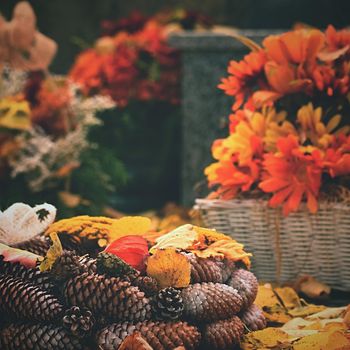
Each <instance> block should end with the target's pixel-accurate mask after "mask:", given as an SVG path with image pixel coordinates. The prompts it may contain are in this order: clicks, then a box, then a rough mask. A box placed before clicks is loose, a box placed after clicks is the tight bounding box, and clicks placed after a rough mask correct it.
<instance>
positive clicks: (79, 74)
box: [70, 18, 180, 106]
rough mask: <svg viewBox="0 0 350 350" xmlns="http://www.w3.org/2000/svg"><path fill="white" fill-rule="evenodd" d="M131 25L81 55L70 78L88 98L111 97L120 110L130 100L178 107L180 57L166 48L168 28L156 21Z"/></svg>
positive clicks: (144, 21)
mask: <svg viewBox="0 0 350 350" xmlns="http://www.w3.org/2000/svg"><path fill="white" fill-rule="evenodd" d="M132 24H133V23H131V24H130V25H127V26H124V28H123V27H121V30H119V31H118V32H117V33H115V34H113V35H105V36H103V37H101V38H100V39H98V40H97V41H96V43H95V46H94V47H93V48H90V49H88V50H86V51H84V52H82V53H81V54H80V55H79V56H78V57H77V59H76V62H75V63H74V65H73V67H72V69H71V71H70V77H71V78H72V80H73V81H76V82H77V83H79V84H81V85H82V87H83V90H84V91H85V93H86V94H88V95H92V94H95V93H99V94H105V95H109V96H111V97H112V98H113V99H114V101H116V102H117V104H118V105H119V106H125V105H127V103H128V102H129V101H130V100H142V101H145V100H161V101H168V102H170V103H174V104H176V103H178V102H179V94H180V92H179V87H180V85H179V83H180V81H179V55H178V52H177V51H176V50H174V49H172V48H170V47H169V46H168V44H167V34H166V26H165V25H164V24H163V23H161V22H160V21H158V20H156V19H155V18H151V19H149V20H142V21H141V19H139V18H137V23H134V24H135V25H132ZM109 26H111V25H109ZM112 29H113V28H112ZM127 30H129V31H127ZM110 31H111V29H110Z"/></svg>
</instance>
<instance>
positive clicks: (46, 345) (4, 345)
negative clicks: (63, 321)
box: [0, 324, 85, 350]
mask: <svg viewBox="0 0 350 350" xmlns="http://www.w3.org/2000/svg"><path fill="white" fill-rule="evenodd" d="M0 349H2V350H29V349H31V350H83V349H85V348H84V346H83V345H81V344H80V340H79V339H78V338H75V337H73V336H72V335H70V334H68V333H67V332H66V331H65V330H64V329H63V328H61V327H56V326H54V325H49V324H10V325H9V326H7V327H6V328H4V329H2V330H0Z"/></svg>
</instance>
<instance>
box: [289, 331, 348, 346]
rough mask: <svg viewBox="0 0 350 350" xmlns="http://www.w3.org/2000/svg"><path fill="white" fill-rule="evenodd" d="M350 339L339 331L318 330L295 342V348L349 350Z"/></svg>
mask: <svg viewBox="0 0 350 350" xmlns="http://www.w3.org/2000/svg"><path fill="white" fill-rule="evenodd" d="M349 349H350V340H349V339H348V338H347V337H346V336H345V335H344V334H343V333H342V332H339V331H328V332H318V333H316V334H312V335H308V336H306V337H303V338H301V339H299V340H297V341H296V342H294V343H293V350H349Z"/></svg>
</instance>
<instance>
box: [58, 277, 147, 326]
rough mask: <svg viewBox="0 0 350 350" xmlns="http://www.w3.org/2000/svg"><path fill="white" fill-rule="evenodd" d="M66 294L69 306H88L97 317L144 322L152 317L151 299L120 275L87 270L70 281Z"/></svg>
mask: <svg viewBox="0 0 350 350" xmlns="http://www.w3.org/2000/svg"><path fill="white" fill-rule="evenodd" d="M64 294H65V297H66V300H67V303H68V304H69V305H77V306H79V307H85V308H88V309H89V310H91V312H92V313H93V314H94V315H95V316H96V318H97V319H98V318H99V317H101V316H102V317H105V318H109V319H111V320H113V321H143V320H145V319H149V318H150V317H151V305H150V301H149V299H148V298H146V297H145V295H144V293H143V292H141V291H140V290H139V288H138V287H134V286H131V284H130V282H128V281H123V280H121V279H120V278H115V277H111V278H106V277H105V276H102V275H96V274H88V273H84V274H82V275H79V276H76V277H73V278H71V279H70V280H68V282H67V283H66V285H65V288H64Z"/></svg>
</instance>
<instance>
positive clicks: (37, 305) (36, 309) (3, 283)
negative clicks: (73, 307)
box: [0, 275, 63, 321]
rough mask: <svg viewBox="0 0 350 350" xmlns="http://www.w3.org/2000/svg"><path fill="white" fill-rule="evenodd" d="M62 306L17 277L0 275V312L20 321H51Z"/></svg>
mask: <svg viewBox="0 0 350 350" xmlns="http://www.w3.org/2000/svg"><path fill="white" fill-rule="evenodd" d="M62 310H63V306H62V305H61V303H60V302H59V301H58V299H57V298H56V297H54V296H53V295H51V294H49V293H48V292H47V291H44V290H43V289H40V288H39V287H37V286H35V285H34V284H32V283H29V282H26V281H24V280H22V279H21V278H18V277H12V276H8V275H7V276H6V275H0V312H3V313H5V314H9V315H10V316H15V317H16V318H18V319H20V320H22V319H27V320H37V321H51V320H54V319H55V318H56V317H57V316H58V315H59V314H61V312H62Z"/></svg>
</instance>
